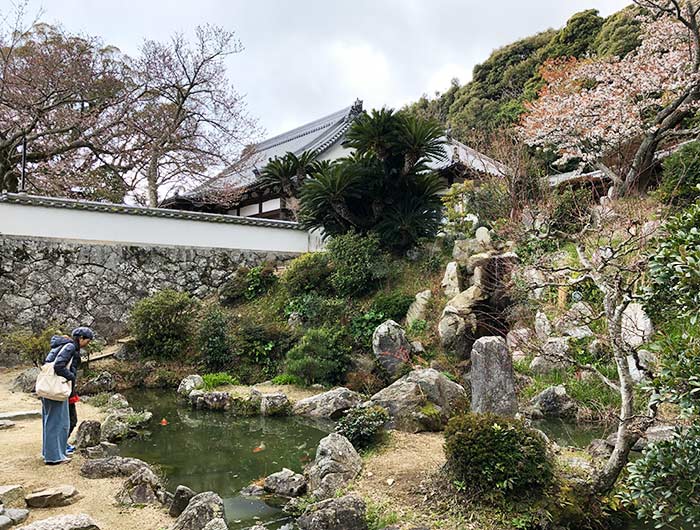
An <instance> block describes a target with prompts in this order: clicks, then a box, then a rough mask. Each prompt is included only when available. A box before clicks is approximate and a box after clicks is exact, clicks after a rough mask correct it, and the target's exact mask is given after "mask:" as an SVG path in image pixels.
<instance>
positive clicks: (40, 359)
mask: <svg viewBox="0 0 700 530" xmlns="http://www.w3.org/2000/svg"><path fill="white" fill-rule="evenodd" d="M63 334H64V333H63V332H62V331H61V330H60V329H59V328H58V326H48V327H46V328H44V329H43V330H42V331H40V332H39V333H33V332H32V331H31V330H28V329H18V330H14V331H11V332H9V333H8V334H6V335H4V336H2V338H1V339H0V347H2V349H3V350H4V351H6V352H8V353H13V354H19V355H20V358H21V359H22V360H24V361H28V362H31V363H32V364H33V365H34V366H41V365H42V364H44V359H46V354H48V353H49V350H50V349H51V337H53V336H54V335H63Z"/></svg>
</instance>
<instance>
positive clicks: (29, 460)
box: [0, 369, 173, 530]
mask: <svg viewBox="0 0 700 530" xmlns="http://www.w3.org/2000/svg"><path fill="white" fill-rule="evenodd" d="M19 372H21V370H7V369H0V412H14V411H24V410H41V404H40V402H39V401H38V399H36V398H34V397H32V396H30V395H28V394H24V393H19V392H18V393H13V392H10V390H9V388H10V385H11V382H12V380H13V379H14V378H15V377H16V376H17V374H18V373H19ZM86 419H102V413H101V412H100V411H99V410H98V409H96V408H94V407H91V406H90V405H88V404H86V403H78V421H79V422H80V421H82V420H86ZM0 447H2V452H1V453H0V484H21V485H22V486H24V489H25V491H26V492H27V493H29V492H31V491H35V490H38V489H43V488H46V487H52V486H57V485H59V484H70V485H72V486H75V488H76V489H77V490H78V491H79V493H80V496H81V498H80V500H78V502H76V503H74V504H72V505H70V506H65V507H61V508H50V509H32V510H30V516H29V522H33V521H37V520H40V519H45V518H47V517H51V516H54V515H63V514H71V513H86V514H88V515H90V516H91V517H92V518H93V519H94V520H95V521H96V522H97V524H98V525H99V527H100V528H101V529H102V530H133V529H134V528H139V529H141V530H160V529H162V528H167V527H169V526H170V525H171V524H172V523H173V519H172V518H170V517H169V516H168V514H167V513H166V512H165V511H164V510H162V509H160V508H156V507H153V506H146V507H143V508H124V507H122V506H117V505H115V503H114V496H115V494H116V493H117V491H118V490H119V488H120V486H121V484H122V482H123V481H124V479H97V480H90V479H86V478H83V477H81V476H80V475H79V473H78V471H79V470H80V465H81V464H82V462H83V458H82V457H81V456H75V457H74V458H73V461H72V462H71V463H70V464H62V465H59V466H46V465H44V462H43V460H42V458H41V418H37V419H26V420H17V421H16V422H15V426H14V427H12V428H11V429H7V430H2V431H0Z"/></svg>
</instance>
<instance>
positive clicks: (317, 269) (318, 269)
mask: <svg viewBox="0 0 700 530" xmlns="http://www.w3.org/2000/svg"><path fill="white" fill-rule="evenodd" d="M330 274H331V269H330V266H329V260H328V254H326V253H325V252H312V253H309V254H303V255H301V256H299V257H298V258H296V259H295V260H293V261H292V262H291V263H290V264H289V266H288V267H287V270H286V271H285V272H284V275H283V276H282V285H283V286H284V288H285V289H286V291H287V293H289V295H290V296H293V297H297V296H301V295H303V294H306V293H309V292H312V291H316V292H318V293H327V292H329V291H330V285H329V281H328V277H329V276H330Z"/></svg>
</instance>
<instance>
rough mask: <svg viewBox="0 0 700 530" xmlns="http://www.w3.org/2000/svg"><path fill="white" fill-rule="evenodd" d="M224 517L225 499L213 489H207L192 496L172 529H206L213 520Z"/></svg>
mask: <svg viewBox="0 0 700 530" xmlns="http://www.w3.org/2000/svg"><path fill="white" fill-rule="evenodd" d="M223 517H224V501H222V500H221V497H219V496H218V495H217V494H216V493H214V492H213V491H205V492H204V493H200V494H198V495H195V496H194V497H192V499H191V500H190V502H189V504H188V505H187V508H185V511H183V512H182V513H181V514H180V516H179V517H178V518H177V521H175V525H174V526H173V528H172V530H204V528H206V526H207V524H209V523H210V522H211V521H212V520H214V519H220V518H223Z"/></svg>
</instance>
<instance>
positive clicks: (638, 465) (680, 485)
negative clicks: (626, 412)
mask: <svg viewBox="0 0 700 530" xmlns="http://www.w3.org/2000/svg"><path fill="white" fill-rule="evenodd" d="M628 470H629V479H628V491H627V492H626V493H625V494H624V497H623V498H624V499H625V501H626V502H628V503H629V504H633V505H634V506H636V508H637V513H638V514H639V516H640V517H641V518H645V519H648V520H651V521H653V522H654V523H655V524H656V528H661V527H665V526H666V525H674V526H675V525H677V524H683V525H690V526H689V528H690V527H693V528H695V527H697V526H698V525H700V491H698V487H697V484H698V476H700V426H697V425H696V426H694V427H693V428H691V429H689V430H687V431H686V432H677V433H676V435H675V436H674V438H673V439H671V440H667V441H662V442H657V443H655V444H652V445H651V446H650V447H649V449H647V450H646V451H645V453H644V456H643V457H642V458H640V459H639V460H637V461H636V462H634V463H632V464H630V465H629V466H628Z"/></svg>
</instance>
